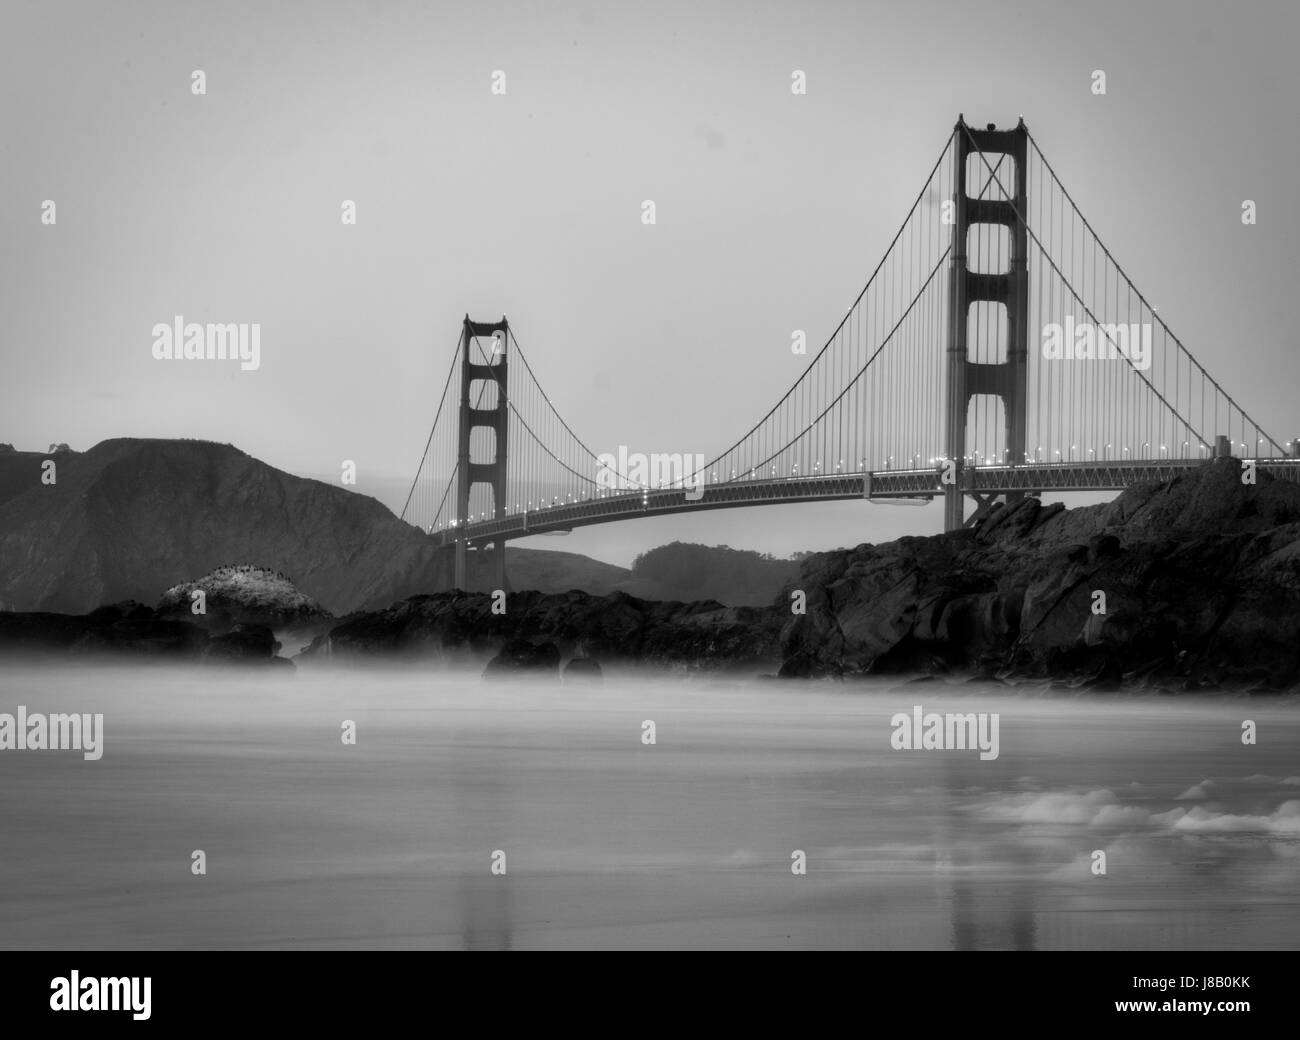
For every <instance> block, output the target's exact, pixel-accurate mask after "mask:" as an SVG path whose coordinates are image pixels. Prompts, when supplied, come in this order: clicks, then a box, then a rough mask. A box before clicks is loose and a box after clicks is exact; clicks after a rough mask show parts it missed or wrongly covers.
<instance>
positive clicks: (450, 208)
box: [0, 0, 1300, 563]
mask: <svg viewBox="0 0 1300 1040" xmlns="http://www.w3.org/2000/svg"><path fill="white" fill-rule="evenodd" d="M1298 39H1300V5H1297V4H1295V3H1293V2H1289V0H1288V2H1276V3H1268V4H1264V3H1245V4H1237V5H1233V6H1231V7H1229V6H1227V5H1224V4H1221V3H1219V2H1201V3H1189V2H1178V3H1174V2H1172V0H1168V2H1162V3H1134V2H1133V0H1121V2H1117V3H1088V4H1080V3H1078V2H1067V3H1059V4H1057V3H1044V2H1041V0H1034V2H1026V3H1006V2H1003V3H984V4H978V5H977V4H971V3H965V2H958V3H924V2H916V0H907V2H897V3H889V4H880V3H863V2H840V3H830V2H823V3H815V2H812V3H809V2H801V3H793V2H788V3H755V2H751V3H718V2H704V0H690V2H685V3H654V4H647V3H609V2H602V3H588V4H573V3H555V2H546V3H540V2H538V3H485V2H475V3H395V2H383V3H364V4H363V3H326V2H315V3H277V4H274V5H271V4H260V3H259V4H242V3H229V2H221V3H218V2H207V3H147V4H146V3H114V4H111V5H110V4H103V3H84V4H83V3H78V4H72V3H58V2H50V0H40V2H31V3H22V2H17V0H5V3H4V5H3V8H2V13H0V77H2V78H3V81H4V88H3V91H2V92H0V127H3V136H0V149H3V155H2V156H0V158H2V160H3V161H0V238H2V240H3V247H2V248H0V350H2V351H3V361H4V365H3V377H2V378H0V441H12V442H13V443H14V444H15V445H16V446H18V447H20V448H26V449H43V448H45V447H46V446H47V445H48V444H49V443H50V442H52V441H66V442H68V443H69V444H70V445H71V446H72V447H74V448H77V449H85V448H88V447H90V446H92V445H93V444H95V443H97V442H98V441H100V440H103V439H105V438H109V437H118V436H143V437H181V436H184V437H199V438H206V439H212V440H217V441H228V442H231V443H233V444H235V445H237V446H238V447H240V448H242V449H243V450H245V451H247V452H249V453H250V454H252V455H255V456H257V457H258V458H260V459H263V460H265V461H266V462H268V463H270V464H272V465H274V466H277V467H279V468H281V469H285V470H289V471H291V472H295V473H302V474H313V475H315V474H322V475H327V476H328V475H331V474H337V473H338V472H339V467H340V463H341V460H343V459H352V460H355V461H356V463H357V465H358V468H359V473H360V477H361V485H362V487H363V488H365V489H368V490H371V491H373V492H374V493H377V494H379V495H380V497H382V498H384V499H385V500H386V501H388V502H389V503H390V504H392V502H393V499H394V497H396V504H397V505H399V506H400V502H401V494H400V493H398V492H396V491H395V490H394V489H396V488H398V487H400V486H401V485H402V482H404V481H406V482H409V480H410V478H411V476H412V475H413V473H414V469H415V466H416V463H417V462H418V461H419V457H420V451H421V449H422V447H423V445H424V440H425V437H426V435H427V433H428V429H429V425H430V423H431V421H432V418H433V408H434V406H435V405H436V402H437V398H438V396H439V394H440V392H441V387H442V379H443V377H444V375H445V372H446V366H447V363H448V360H449V358H450V352H451V350H452V348H453V345H454V343H455V340H456V337H457V335H458V332H459V322H460V320H461V317H462V316H463V315H464V314H465V313H466V312H467V311H468V312H469V313H470V314H471V315H472V316H474V317H476V318H479V319H482V320H495V319H496V318H499V317H500V316H501V314H503V313H505V314H507V315H508V316H509V318H510V321H511V324H512V327H513V328H514V330H515V332H516V335H517V336H518V339H519V341H520V343H521V344H522V345H523V347H524V349H525V350H526V351H527V352H528V354H529V358H530V361H531V363H532V366H533V368H534V370H535V371H536V373H537V375H538V377H539V379H540V380H541V381H542V383H543V385H544V386H545V387H546V388H547V390H548V392H549V393H550V395H551V398H552V400H553V401H554V402H555V403H556V406H557V407H558V408H559V410H560V412H561V413H562V414H563V415H564V416H565V417H566V419H567V420H568V421H569V423H570V425H571V426H572V427H573V428H574V430H575V431H576V432H577V433H578V434H579V435H581V436H582V437H583V439H584V440H586V441H587V443H588V444H590V445H591V446H592V447H593V449H594V450H596V451H616V450H617V448H618V446H619V445H620V444H625V445H628V446H629V447H630V449H631V450H633V451H636V450H643V451H684V452H699V453H702V454H705V455H706V456H708V457H712V455H713V454H714V453H715V452H716V451H717V450H718V449H720V448H722V447H725V446H727V445H729V444H730V443H731V442H732V441H733V440H735V439H736V436H737V435H738V434H739V433H740V432H742V431H743V430H744V429H747V428H748V427H749V426H751V425H752V424H753V422H754V421H755V420H756V419H757V418H758V417H759V416H760V415H761V414H762V413H763V412H765V411H766V410H767V408H768V407H769V406H770V405H771V404H772V403H773V402H774V401H775V400H776V398H777V397H778V396H779V395H780V394H781V393H782V392H783V391H784V389H785V388H786V386H787V385H788V384H789V382H790V381H791V380H792V379H793V378H794V377H795V376H796V374H797V368H798V366H799V365H800V364H801V363H802V362H803V361H804V360H805V359H800V358H798V357H796V356H794V355H792V354H791V352H790V349H789V343H790V332H791V330H792V329H795V328H802V329H806V330H807V333H808V338H809V341H810V343H815V344H820V343H821V342H822V341H824V340H825V338H826V337H827V336H828V335H829V334H830V333H831V332H832V331H833V329H834V327H835V325H836V323H837V322H838V321H839V319H840V318H841V317H842V315H843V313H844V311H845V310H846V309H847V307H848V305H849V304H850V303H851V302H852V300H853V298H854V296H855V295H856V293H857V292H858V290H859V289H860V288H861V286H862V284H863V282H864V281H865V280H866V277H867V275H868V274H869V273H870V271H871V269H872V268H873V267H874V265H875V263H876V261H877V260H878V259H879V258H880V256H881V255H882V253H883V251H884V249H885V247H886V246H887V245H888V242H889V239H890V236H891V235H892V234H893V232H894V230H895V229H896V227H897V225H898V223H899V222H900V220H901V218H902V217H903V215H904V214H905V213H906V211H907V208H908V206H909V205H910V203H911V200H912V197H913V196H914V195H915V193H916V191H917V190H918V188H919V187H920V185H921V183H922V181H923V180H924V178H925V176H926V174H927V173H928V171H929V167H930V165H931V163H932V162H933V161H934V158H935V156H936V155H937V154H938V152H939V150H940V148H941V147H942V144H943V141H944V139H945V138H946V136H947V135H948V133H949V131H950V129H951V127H952V124H953V122H954V121H955V119H956V117H957V114H958V112H965V114H966V117H967V119H968V121H970V122H972V123H975V124H980V125H982V124H984V123H986V122H996V123H998V124H999V125H1010V124H1014V122H1015V120H1016V118H1017V116H1019V115H1021V114H1023V115H1024V118H1025V121H1026V122H1027V123H1028V125H1029V126H1030V128H1031V130H1032V131H1033V132H1034V135H1035V137H1036V138H1037V139H1038V141H1039V143H1040V145H1041V146H1042V148H1043V151H1044V153H1045V154H1046V155H1047V157H1048V159H1049V160H1050V161H1051V162H1052V164H1053V165H1054V166H1055V168H1056V170H1057V172H1058V173H1059V174H1060V176H1061V179H1062V181H1063V182H1064V183H1065V185H1066V186H1067V188H1068V189H1069V190H1070V191H1071V193H1072V194H1073V195H1074V197H1075V199H1076V201H1077V202H1078V203H1079V205H1080V207H1081V209H1082V210H1083V212H1084V213H1085V214H1086V215H1087V216H1088V217H1089V219H1090V221H1091V222H1092V224H1093V225H1094V227H1095V228H1096V229H1097V231H1098V232H1099V234H1100V235H1101V237H1102V239H1103V240H1104V241H1105V242H1107V244H1108V245H1109V247H1110V249H1111V250H1112V252H1113V253H1114V255H1115V256H1116V257H1117V258H1118V259H1119V261H1120V262H1121V263H1122V264H1123V265H1124V266H1125V268H1126V270H1127V271H1128V273H1129V274H1130V275H1131V276H1132V277H1133V279H1134V281H1135V282H1136V283H1137V285H1138V286H1139V287H1141V288H1142V290H1143V291H1144V293H1145V294H1146V295H1147V297H1148V298H1149V299H1151V300H1152V302H1154V303H1155V304H1156V305H1157V306H1158V307H1159V310H1160V314H1161V316H1162V317H1163V318H1165V319H1166V320H1167V321H1168V322H1169V324H1170V327H1171V328H1172V329H1173V330H1174V331H1175V332H1176V333H1178V334H1179V335H1180V337H1181V338H1182V339H1183V340H1184V342H1185V343H1187V345H1188V346H1189V347H1190V348H1191V349H1192V351H1193V352H1194V353H1195V354H1196V355H1197V357H1198V358H1199V360H1201V362H1202V363H1203V364H1205V365H1206V367H1207V368H1208V369H1209V370H1210V372H1211V373H1212V374H1214V375H1216V376H1217V377H1218V378H1219V379H1220V380H1221V381H1222V382H1223V383H1225V385H1226V388H1227V389H1228V391H1229V392H1230V393H1232V394H1233V395H1234V396H1235V397H1237V399H1238V400H1239V401H1241V402H1242V403H1243V404H1244V405H1245V406H1246V408H1247V410H1248V411H1250V412H1251V413H1252V414H1253V415H1254V416H1255V418H1257V419H1258V420H1260V421H1261V422H1262V423H1263V424H1264V426H1265V427H1266V428H1268V430H1269V431H1270V432H1271V433H1272V434H1274V436H1277V437H1278V438H1279V439H1281V438H1290V437H1295V436H1300V417H1298V416H1297V415H1296V411H1295V407H1294V403H1293V397H1294V394H1295V393H1296V388H1297V387H1300V360H1298V359H1297V354H1296V336H1295V334H1294V332H1293V323H1294V315H1293V310H1292V306H1293V301H1294V299H1295V297H1296V289H1295V271H1296V265H1297V261H1296V256H1295V254H1296V250H1295V244H1296V242H1297V241H1300V213H1298V212H1297V207H1296V205H1295V182H1296V175H1297V170H1296V159H1297V141H1296V134H1295V126H1296V114H1295V105H1296V101H1297V98H1300V63H1298V62H1297V61H1296V60H1295V47H1296V44H1297V40H1298ZM196 69H201V70H203V72H204V73H205V75H206V86H207V93H206V95H204V96H195V95H194V94H193V93H192V92H191V74H192V72H193V71H194V70H196ZM795 69H802V70H804V71H805V72H806V75H807V94H806V96H795V95H793V94H792V93H791V91H790V82H791V72H792V71H793V70H795ZM1094 69H1103V70H1105V72H1106V75H1107V93H1106V95H1105V96H1104V97H1098V96H1095V95H1094V94H1093V93H1092V92H1091V90H1090V85H1091V73H1092V71H1093V70H1094ZM495 70H501V71H503V72H505V74H506V84H507V93H506V94H505V96H496V95H493V93H492V92H491V89H490V88H491V84H492V74H493V72H494V71H495ZM46 199H52V200H54V201H55V202H56V204H57V224H55V225H54V226H46V225H43V224H42V223H41V206H42V202H43V201H44V200H46ZM344 199H351V200H355V202H356V206H357V224H356V226H344V225H343V224H342V223H341V221H340V204H341V202H342V200H344ZM644 199H653V200H655V202H656V205H657V223H656V224H655V225H654V226H653V227H647V226H645V225H643V224H642V223H641V219H640V216H641V202H642V200H644ZM1244 199H1253V200H1255V201H1256V203H1257V206H1258V224H1257V225H1256V226H1253V227H1246V226H1243V225H1242V224H1241V221H1240V213H1241V204H1242V200H1244ZM178 314H179V315H183V316H184V317H185V318H186V319H187V320H192V321H199V322H209V321H211V322H250V323H251V322H259V323H260V324H261V326H262V342H261V366H260V368H259V369H258V370H257V371H254V372H243V371H240V370H239V368H238V366H237V365H230V364H228V365H223V364H221V363H217V362H211V363H204V364H167V363H164V362H159V361H156V360H155V359H154V358H153V356H152V354H151V349H150V348H151V344H152V342H153V337H152V335H151V330H152V328H153V326H154V325H155V324H157V323H159V322H165V323H170V322H171V321H172V319H173V317H174V316H175V315H178ZM724 386H725V388H726V389H725V392H722V393H720V392H719V388H720V387H724ZM936 392H939V391H938V388H936ZM940 523H941V519H940V515H939V512H938V510H937V509H927V510H913V509H902V508H893V509H891V508H886V507H881V506H873V505H867V504H864V503H852V502H850V503H839V504H834V505H815V506H800V507H781V508H772V507H768V508H764V509H754V510H743V511H741V510H731V511H721V512H714V513H708V514H690V515H686V516H682V517H675V518H664V519H660V520H644V521H637V522H634V523H630V524H615V525H605V526H602V527H597V528H591V529H587V530H586V531H579V532H575V533H574V534H573V535H572V536H570V537H568V538H567V539H560V538H548V539H544V540H543V539H535V540H534V541H533V543H531V544H540V545H541V546H542V547H546V548H567V549H573V550H577V551H583V552H588V553H590V554H592V555H595V556H598V557H601V558H605V559H609V560H612V561H614V562H623V563H626V562H628V561H630V559H631V558H632V556H633V555H634V554H635V553H636V552H638V551H642V550H644V549H646V548H649V547H651V546H653V545H656V544H659V543H661V542H663V541H667V540H671V539H674V538H681V539H684V540H693V541H705V542H710V543H714V542H725V543H728V544H731V545H733V546H737V547H747V548H756V549H761V550H764V551H770V552H775V553H778V554H781V555H784V554H786V553H789V552H791V551H793V550H796V549H804V548H825V547H831V546H835V545H841V544H855V543H857V542H860V541H878V540H882V539H884V538H886V537H891V536H893V535H895V534H897V533H900V532H901V531H902V530H904V529H915V530H925V529H928V530H937V529H939V526H940Z"/></svg>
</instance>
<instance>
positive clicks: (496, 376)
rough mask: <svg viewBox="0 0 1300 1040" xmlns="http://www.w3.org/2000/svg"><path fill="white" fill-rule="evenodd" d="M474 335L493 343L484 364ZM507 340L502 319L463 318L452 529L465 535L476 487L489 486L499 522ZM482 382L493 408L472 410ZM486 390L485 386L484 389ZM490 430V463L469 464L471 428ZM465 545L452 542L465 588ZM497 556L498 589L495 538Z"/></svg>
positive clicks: (500, 552)
mask: <svg viewBox="0 0 1300 1040" xmlns="http://www.w3.org/2000/svg"><path fill="white" fill-rule="evenodd" d="M478 337H485V338H486V337H490V338H491V339H492V344H493V345H492V350H491V353H490V354H488V355H487V356H486V359H485V361H483V362H479V361H475V360H474V357H473V351H474V340H475V339H476V338H478ZM509 339H510V325H509V323H508V322H507V321H506V319H505V316H504V315H502V317H501V320H500V321H494V322H483V321H471V320H470V317H469V315H468V314H466V315H465V323H464V327H463V329H462V331H461V337H460V347H461V355H460V356H461V365H460V432H459V437H458V440H457V444H458V451H457V455H456V526H457V527H458V528H460V529H461V531H464V529H465V525H467V524H468V523H469V522H470V515H469V495H470V490H471V488H473V486H474V485H475V484H488V485H489V486H491V488H492V509H493V516H494V517H495V518H496V519H498V520H500V519H501V518H502V517H504V516H505V511H506V449H507V447H508V445H507V443H506V433H507V430H508V428H509V421H508V420H509V409H508V405H507V402H508V400H509V399H508V397H507V396H506V386H507V382H506V375H507V371H508V369H507V365H506V343H507V342H508V341H509ZM482 381H486V382H488V383H493V384H495V385H496V404H495V405H494V406H493V407H491V408H479V407H477V404H478V401H480V400H482V397H483V394H482V392H481V391H479V392H477V396H475V397H474V399H473V400H471V388H472V387H473V384H474V383H476V382H482ZM484 389H486V388H484ZM479 426H483V427H487V428H488V429H490V430H492V431H493V438H494V440H495V442H496V443H495V450H496V455H495V457H494V458H493V460H492V461H491V462H474V461H473V460H472V459H471V458H470V438H471V435H472V433H473V431H474V429H475V427H479ZM468 549H469V546H468V544H467V540H466V539H465V538H464V537H459V538H457V539H456V573H455V585H456V588H458V589H463V588H464V587H465V563H466V552H467V551H468ZM493 553H494V555H495V557H496V567H497V588H499V589H505V587H506V543H505V539H498V540H497V541H496V542H495V543H494V544H493Z"/></svg>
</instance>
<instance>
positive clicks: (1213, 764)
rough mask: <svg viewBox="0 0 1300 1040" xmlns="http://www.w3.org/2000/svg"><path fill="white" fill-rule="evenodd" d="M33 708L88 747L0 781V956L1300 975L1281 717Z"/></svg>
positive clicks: (959, 691) (768, 688) (705, 688)
mask: <svg viewBox="0 0 1300 1040" xmlns="http://www.w3.org/2000/svg"><path fill="white" fill-rule="evenodd" d="M18 704H25V705H26V706H27V707H28V710H29V711H43V712H55V711H78V712H86V711H90V712H96V711H98V712H103V713H104V715H105V722H104V726H105V734H106V737H105V752H104V755H103V758H102V759H101V760H100V761H97V762H88V761H85V760H84V759H83V757H82V756H81V754H79V753H76V752H57V753H56V752H34V751H4V752H0V825H2V826H3V833H4V839H3V854H2V858H0V946H4V947H57V948H82V947H94V948H99V947H108V948H118V947H127V948H134V947H168V948H178V947H179V948H191V947H198V948H208V947H218V948H229V947H238V948H248V947H254V948H256V947H261V948H266V947H398V948H474V949H488V948H519V949H523V948H537V947H674V948H676V947H773V948H786V947H865V948H933V947H937V948H976V947H981V948H983V947H989V948H1043V949H1048V948H1075V947H1082V948H1148V947H1154V948H1241V947H1246V948H1256V947H1262V948H1281V947H1285V948H1294V947H1296V946H1297V945H1300V941H1298V937H1300V897H1298V896H1297V882H1298V881H1300V711H1297V708H1296V706H1295V704H1294V702H1293V701H1279V700H1260V699H1246V698H1234V699H1222V700H1208V699H1199V698H1197V699H1174V698H1162V699H1135V698H1127V697H1125V698H1121V697H1108V698H1079V697H1063V696H1060V695H1052V696H1045V695H1042V694H1041V693H1038V692H1036V691H1031V692H1030V693H1028V694H1019V695H1017V694H1016V693H1014V692H1011V691H1008V689H1007V688H1005V687H997V688H993V687H987V688H986V687H980V686H972V685H962V686H946V685H941V684H933V683H915V684H902V683H896V682H878V683H876V684H874V685H854V686H845V685H838V684H829V683H828V684H784V683H774V682H764V681H752V682H724V681H708V680H674V679H667V678H658V679H644V678H637V677H623V678H619V677H616V676H609V675H607V678H606V681H605V683H604V684H603V685H600V686H586V685H582V686H578V685H574V684H569V685H560V684H558V683H557V684H553V685H550V686H540V685H529V686H499V685H488V684H485V683H483V682H481V681H480V680H479V679H478V678H477V676H449V675H447V674H446V673H434V672H429V671H397V670H376V671H365V672H360V671H347V670H342V669H330V670H315V671H312V670H307V669H301V670H299V671H298V673H297V674H296V675H284V674H281V673H277V674H275V675H269V674H267V673H243V674H239V673H234V674H230V673H217V672H213V671H210V670H207V671H205V670H194V669H191V670H185V671H170V670H163V669H157V668H146V669H123V668H120V667H117V668H103V669H97V668H85V667H78V668H67V669H48V668H47V669H39V670H38V669H18V670H15V669H10V670H7V671H5V672H3V673H0V711H5V712H13V711H14V710H15V708H16V706H17V705H18ZM915 704H921V705H923V706H924V707H925V709H926V710H927V711H928V710H932V709H933V710H938V711H944V710H957V709H960V710H962V711H979V712H997V713H999V715H1000V749H999V750H1000V754H999V757H998V758H997V759H996V760H994V761H980V759H979V756H978V753H977V752H971V751H946V752H941V751H930V752H925V751H916V752H910V751H895V750H893V749H891V747H890V742H889V737H890V732H891V729H890V724H889V721H890V716H891V715H893V714H894V713H895V712H900V711H907V712H910V711H911V709H912V707H913V705H915ZM1247 718H1249V719H1253V720H1255V721H1256V723H1257V725H1258V730H1259V742H1258V744H1257V745H1255V746H1253V747H1249V746H1243V744H1242V743H1241V739H1240V733H1241V722H1242V720H1243V719H1247ZM344 720H353V721H354V722H355V723H356V725H357V733H358V741H357V744H356V746H344V744H343V743H342V741H341V739H340V735H341V724H342V723H343V721H344ZM646 720H653V721H654V723H655V730H656V734H655V735H656V743H655V744H654V745H653V746H649V745H645V744H643V743H642V733H643V726H642V723H643V722H644V721H646ZM196 849H202V850H203V851H204V852H205V853H206V855H207V875H206V876H203V877H196V876H194V875H193V874H192V873H191V869H190V865H191V853H192V852H193V851H194V850H196ZM497 850H500V851H502V852H504V853H505V855H506V869H507V873H506V874H505V876H494V875H493V874H492V873H491V870H490V867H491V864H492V857H493V853H494V852H496V851H497ZM794 850H803V851H804V852H805V853H806V856H807V875H806V876H796V875H794V874H792V872H791V854H792V852H793V851H794ZM1094 850H1102V851H1105V852H1106V854H1107V873H1106V875H1105V876H1104V877H1099V876H1094V875H1093V873H1092V871H1091V863H1092V859H1091V856H1092V853H1093V852H1094Z"/></svg>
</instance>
